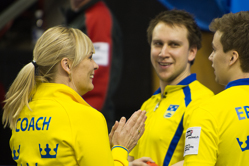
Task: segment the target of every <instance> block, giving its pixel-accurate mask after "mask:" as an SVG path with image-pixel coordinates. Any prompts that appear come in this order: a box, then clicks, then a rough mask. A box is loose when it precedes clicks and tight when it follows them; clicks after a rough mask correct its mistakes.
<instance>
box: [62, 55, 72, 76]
mask: <svg viewBox="0 0 249 166" xmlns="http://www.w3.org/2000/svg"><path fill="white" fill-rule="evenodd" d="M61 67H62V69H63V70H64V71H65V72H66V73H67V74H70V73H71V63H70V60H69V59H68V58H62V60H61Z"/></svg>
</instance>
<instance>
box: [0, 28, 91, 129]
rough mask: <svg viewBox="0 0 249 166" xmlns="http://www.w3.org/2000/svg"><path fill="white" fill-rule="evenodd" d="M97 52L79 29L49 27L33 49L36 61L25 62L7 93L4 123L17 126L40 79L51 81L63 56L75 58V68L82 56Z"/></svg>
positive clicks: (73, 60) (12, 126)
mask: <svg viewBox="0 0 249 166" xmlns="http://www.w3.org/2000/svg"><path fill="white" fill-rule="evenodd" d="M91 52H93V53H94V52H95V50H94V47H93V44H92V42H91V40H90V39H89V38H88V37H87V36H86V35H85V34H84V33H82V32H81V31H80V30H78V29H74V28H66V27H62V26H56V27H53V28H50V29H48V30H47V31H45V32H44V34H43V35H42V36H41V37H40V38H39V40H38V41H37V43H36V45H35V48H34V51H33V62H35V63H36V67H35V65H34V64H33V63H32V62H30V63H28V64H27V65H25V66H24V67H23V68H22V69H21V71H20V72H19V73H18V75H17V77H16V78H15V80H14V82H13V83H12V85H11V86H10V88H9V91H8V92H7V94H6V100H5V101H4V102H5V105H4V112H3V117H2V121H3V124H4V127H6V126H7V125H9V127H10V128H11V129H13V128H14V127H15V121H16V120H17V118H18V116H19V114H20V112H21V110H22V109H23V107H24V106H25V105H26V106H27V107H28V108H29V109H30V110H31V108H30V107H29V104H28V103H29V102H30V101H31V100H32V97H33V95H34V94H35V88H36V85H37V84H38V83H41V82H52V81H53V78H54V76H55V73H56V70H55V66H56V65H57V64H58V63H60V61H61V60H62V58H65V57H66V58H68V59H69V60H71V61H72V68H73V67H75V66H77V65H78V64H79V63H80V62H81V60H82V59H83V58H84V57H85V56H86V55H89V54H90V53H91Z"/></svg>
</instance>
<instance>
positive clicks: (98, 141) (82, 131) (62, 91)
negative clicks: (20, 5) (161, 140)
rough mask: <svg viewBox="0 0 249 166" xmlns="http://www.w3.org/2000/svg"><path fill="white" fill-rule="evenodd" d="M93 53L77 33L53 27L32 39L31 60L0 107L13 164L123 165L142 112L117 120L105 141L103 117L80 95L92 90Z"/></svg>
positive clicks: (141, 122)
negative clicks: (10, 133) (35, 40)
mask: <svg viewBox="0 0 249 166" xmlns="http://www.w3.org/2000/svg"><path fill="white" fill-rule="evenodd" d="M93 54H94V47H93V44H92V42H91V40H90V39H89V38H88V37H87V36H86V35H85V34H84V33H82V32H81V31H80V30H78V29H73V28H66V27H60V26H58V27H53V28H50V29H48V30H47V31H46V32H45V33H44V34H43V35H42V36H41V38H40V39H39V40H38V41H37V43H36V45H35V48H34V51H33V61H32V62H30V63H28V64H27V65H26V66H24V67H23V69H22V70H21V71H20V72H19V74H18V76H17V77H16V79H15V80H14V82H13V84H12V85H11V87H10V89H9V91H8V92H7V94H6V100H5V106H4V113H3V122H4V124H5V127H6V126H9V127H10V128H11V129H12V136H11V139H10V148H11V150H12V157H13V159H14V160H15V161H16V162H17V164H18V165H30V166H31V165H32V166H34V165H35V166H40V165H46V166H48V165H56V166H59V165H68V166H69V165H70V166H74V165H75V166H76V165H78V166H83V165H85V166H105V165H106V166H112V165H115V166H117V165H128V161H127V157H128V152H129V151H130V150H131V149H132V148H133V147H134V146H135V144H136V142H137V140H138V139H139V138H140V137H141V135H142V134H143V131H144V121H145V119H146V116H145V112H144V111H140V110H139V111H137V112H135V113H134V114H133V115H132V117H131V118H130V119H129V120H128V121H127V122H126V119H125V118H124V117H123V118H121V120H120V121H119V122H116V123H115V125H114V126H113V129H112V131H111V133H110V134H109V138H108V131H107V125H106V121H105V118H104V117H103V115H102V114H101V113H100V112H99V111H97V110H95V109H94V108H92V107H91V106H90V105H89V104H87V103H86V102H85V101H84V99H83V98H82V97H81V96H82V95H83V94H85V93H87V92H88V91H90V90H92V89H93V84H92V80H93V79H94V71H95V70H97V69H98V65H97V64H96V63H95V61H94V60H93V59H92V56H93ZM110 143H111V145H110ZM110 146H111V148H110Z"/></svg>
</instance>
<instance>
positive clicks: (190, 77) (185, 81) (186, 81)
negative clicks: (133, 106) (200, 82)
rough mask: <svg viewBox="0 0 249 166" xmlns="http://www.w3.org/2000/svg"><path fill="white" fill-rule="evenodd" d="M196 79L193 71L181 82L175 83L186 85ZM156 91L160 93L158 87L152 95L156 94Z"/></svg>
mask: <svg viewBox="0 0 249 166" xmlns="http://www.w3.org/2000/svg"><path fill="white" fill-rule="evenodd" d="M195 80H196V74H195V73H193V74H191V75H189V76H187V77H186V78H184V79H183V80H182V81H181V82H179V83H178V84H177V85H188V84H190V83H191V82H193V81H195ZM158 93H161V88H160V87H159V88H158V89H157V90H156V91H155V92H154V94H153V95H156V94H158Z"/></svg>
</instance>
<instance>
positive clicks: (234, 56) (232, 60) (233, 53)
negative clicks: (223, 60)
mask: <svg viewBox="0 0 249 166" xmlns="http://www.w3.org/2000/svg"><path fill="white" fill-rule="evenodd" d="M237 60H239V53H238V52H237V51H235V50H231V54H230V60H229V65H230V66H231V65H233V64H235V62H237Z"/></svg>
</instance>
